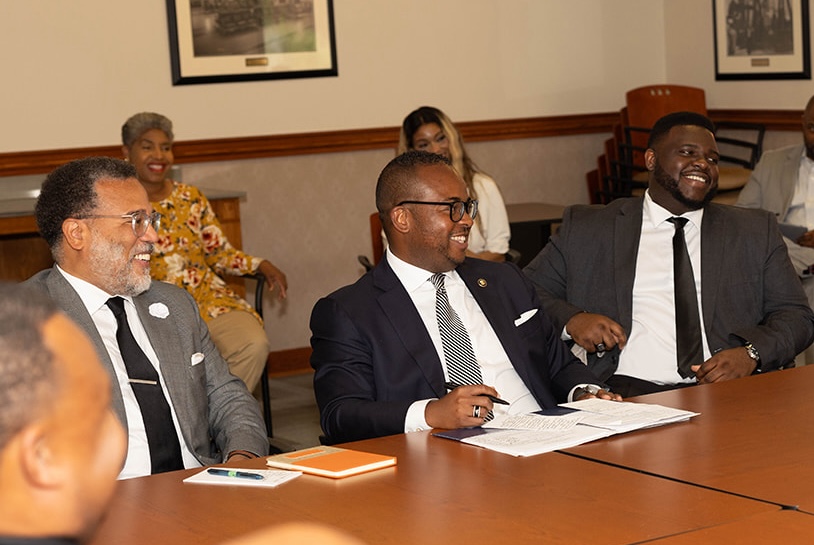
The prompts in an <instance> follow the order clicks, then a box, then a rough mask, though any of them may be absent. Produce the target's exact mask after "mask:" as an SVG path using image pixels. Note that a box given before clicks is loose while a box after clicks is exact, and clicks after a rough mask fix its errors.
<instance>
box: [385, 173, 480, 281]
mask: <svg viewBox="0 0 814 545" xmlns="http://www.w3.org/2000/svg"><path fill="white" fill-rule="evenodd" d="M415 188H416V192H415V193H414V198H410V199H409V200H416V201H433V202H453V201H456V200H459V201H466V200H467V198H468V195H467V191H466V184H464V182H463V180H461V178H460V176H458V175H457V174H456V173H455V171H454V170H452V168H451V167H448V166H446V165H443V164H438V165H427V166H419V167H417V168H416V181H415ZM396 208H397V209H402V211H403V213H404V221H405V222H406V225H407V231H408V232H406V233H405V236H404V239H403V244H399V245H398V248H395V249H394V251H395V253H396V255H398V256H399V257H400V258H402V259H404V260H405V261H407V262H408V263H411V264H413V265H415V266H416V267H420V268H422V269H425V270H427V271H430V272H447V271H451V270H452V269H454V268H455V267H456V266H458V265H460V264H461V263H463V261H464V258H465V257H466V248H467V246H468V240H469V230H470V229H471V228H472V218H471V217H470V216H469V214H464V217H463V218H462V219H461V221H459V222H457V223H456V222H453V221H452V219H450V216H449V206H444V205H429V204H405V205H402V206H401V207H396Z"/></svg>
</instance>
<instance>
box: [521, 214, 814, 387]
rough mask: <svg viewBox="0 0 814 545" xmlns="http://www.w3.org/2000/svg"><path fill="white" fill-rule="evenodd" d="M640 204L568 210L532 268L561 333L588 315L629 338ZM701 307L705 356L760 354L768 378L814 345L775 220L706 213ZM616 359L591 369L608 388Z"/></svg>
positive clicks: (592, 360) (593, 363)
mask: <svg viewBox="0 0 814 545" xmlns="http://www.w3.org/2000/svg"><path fill="white" fill-rule="evenodd" d="M641 226H642V199H641V198H629V199H617V200H615V201H613V202H611V203H610V204H608V205H606V206H585V205H578V206H573V207H570V208H567V209H566V211H565V215H564V218H563V224H562V228H561V229H560V231H559V233H558V234H557V235H555V236H554V237H552V239H551V242H549V244H548V245H547V246H546V247H545V248H544V249H543V251H542V252H540V254H539V255H538V256H537V257H536V258H535V259H534V260H533V261H532V262H531V263H530V264H529V265H528V267H526V269H525V272H526V274H527V275H528V276H529V277H530V278H531V279H532V281H533V282H534V283H535V285H536V286H537V290H538V293H539V295H540V299H541V301H542V303H543V308H544V309H545V311H546V313H548V315H549V316H550V317H551V319H552V321H553V322H554V324H555V326H556V327H557V328H558V330H559V331H562V328H563V327H565V324H566V323H567V322H568V320H569V319H570V318H571V317H572V316H573V315H574V314H577V313H578V312H582V311H583V310H585V311H588V312H595V313H598V314H604V315H605V316H608V317H609V318H612V319H613V320H615V321H616V322H618V323H619V324H620V325H621V326H622V327H623V328H624V329H625V332H626V333H627V334H628V335H629V334H630V328H631V324H632V320H633V279H634V275H635V271H636V259H637V257H638V248H639V236H640V234H641ZM701 286H702V290H701V291H702V293H701V306H702V310H703V313H704V324H705V327H706V334H707V340H708V342H709V348H710V350H711V351H712V352H713V353H714V352H715V351H717V350H718V349H724V348H731V347H735V346H741V345H742V344H743V341H744V340H748V341H749V342H751V343H753V344H754V346H755V347H756V348H757V350H758V351H759V352H760V357H761V364H762V367H763V369H774V368H778V367H780V366H782V365H785V364H787V363H789V362H791V361H792V360H793V359H794V357H795V356H796V355H797V354H799V353H800V352H802V351H803V350H804V349H805V348H806V347H807V346H808V345H809V344H811V342H812V341H814V313H812V311H811V308H810V307H809V306H808V301H807V300H806V297H805V294H804V293H803V289H802V286H801V284H800V280H799V279H798V278H797V276H796V274H795V272H794V270H793V269H792V267H791V263H790V262H789V258H788V255H787V254H786V247H785V246H784V244H783V240H782V238H781V237H780V232H779V230H778V228H777V223H776V221H775V219H774V215H773V214H770V213H767V212H765V211H763V210H750V209H744V208H735V207H732V206H726V205H719V204H715V203H711V204H709V205H708V206H707V207H706V209H705V211H704V220H703V222H702V224H701ZM618 362H619V352H618V350H616V349H614V350H613V351H611V352H609V353H607V354H606V355H605V356H604V357H603V358H596V357H595V355H593V354H589V360H588V364H589V366H590V367H591V368H592V369H593V371H594V373H596V375H597V376H598V377H599V378H600V379H601V380H606V379H607V378H608V377H610V376H611V375H612V374H613V373H614V371H615V370H616V368H617V366H618Z"/></svg>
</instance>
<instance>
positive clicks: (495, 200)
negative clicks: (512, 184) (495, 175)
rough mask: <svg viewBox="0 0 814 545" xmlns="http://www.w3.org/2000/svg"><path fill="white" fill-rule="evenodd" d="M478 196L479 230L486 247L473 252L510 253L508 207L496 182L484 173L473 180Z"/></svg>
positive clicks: (473, 249) (476, 175)
mask: <svg viewBox="0 0 814 545" xmlns="http://www.w3.org/2000/svg"><path fill="white" fill-rule="evenodd" d="M472 183H473V185H474V186H475V192H476V193H477V194H478V216H479V218H478V221H479V224H478V226H479V230H480V233H481V235H482V237H483V240H484V243H483V245H484V247H483V248H479V249H475V248H471V249H472V251H478V252H482V251H487V252H495V253H497V254H505V253H506V252H508V251H509V237H510V236H511V231H510V230H509V216H508V215H507V214H506V205H505V204H504V202H503V196H502V195H501V194H500V189H498V187H497V184H496V183H495V181H494V180H493V179H492V178H490V177H489V176H486V175H485V174H482V173H477V174H475V177H474V178H473V180H472Z"/></svg>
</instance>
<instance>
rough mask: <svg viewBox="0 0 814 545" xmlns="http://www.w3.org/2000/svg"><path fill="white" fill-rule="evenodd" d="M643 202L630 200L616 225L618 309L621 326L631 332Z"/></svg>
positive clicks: (614, 254) (614, 252)
mask: <svg viewBox="0 0 814 545" xmlns="http://www.w3.org/2000/svg"><path fill="white" fill-rule="evenodd" d="M642 203H643V200H642V199H632V200H629V201H627V202H626V203H625V204H624V205H623V206H622V207H621V208H620V209H619V214H618V215H617V216H616V219H615V221H614V226H613V256H614V259H613V272H614V280H615V282H614V285H615V286H616V307H617V308H618V309H619V320H620V324H621V326H622V327H624V328H625V330H626V331H628V332H630V328H631V325H632V324H633V297H632V294H633V279H634V277H635V275H636V256H637V255H638V253H639V240H640V238H641V233H642Z"/></svg>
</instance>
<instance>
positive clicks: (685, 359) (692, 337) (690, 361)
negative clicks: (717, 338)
mask: <svg viewBox="0 0 814 545" xmlns="http://www.w3.org/2000/svg"><path fill="white" fill-rule="evenodd" d="M667 221H669V222H671V223H672V224H673V225H675V234H674V235H673V276H674V280H673V281H674V282H675V305H676V351H677V353H678V373H679V374H680V375H681V376H682V377H683V378H688V377H692V376H694V375H695V373H693V371H692V369H690V366H692V365H701V364H702V363H704V351H703V347H702V344H701V318H700V316H699V315H698V293H697V292H696V290H695V277H694V276H693V274H692V263H691V262H690V254H689V252H688V251H687V242H686V241H685V240H684V225H686V223H687V221H688V220H687V218H669V219H668V220H667Z"/></svg>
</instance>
